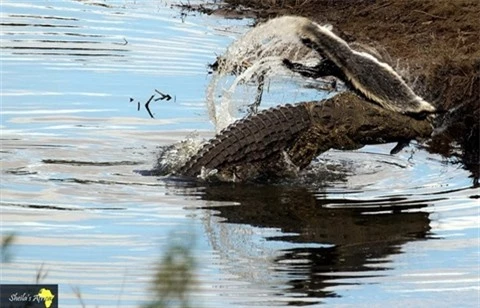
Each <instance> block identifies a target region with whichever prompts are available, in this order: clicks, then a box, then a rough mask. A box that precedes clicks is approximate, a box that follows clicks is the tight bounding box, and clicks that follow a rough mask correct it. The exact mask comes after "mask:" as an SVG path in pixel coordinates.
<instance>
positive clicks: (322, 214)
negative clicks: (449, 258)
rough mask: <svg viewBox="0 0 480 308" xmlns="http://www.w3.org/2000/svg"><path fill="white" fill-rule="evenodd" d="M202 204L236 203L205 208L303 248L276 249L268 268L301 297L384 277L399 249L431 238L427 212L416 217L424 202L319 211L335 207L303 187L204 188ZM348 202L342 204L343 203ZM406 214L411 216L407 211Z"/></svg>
mask: <svg viewBox="0 0 480 308" xmlns="http://www.w3.org/2000/svg"><path fill="white" fill-rule="evenodd" d="M202 198H203V199H205V200H209V201H223V200H227V199H228V200H232V201H233V202H236V203H238V204H239V206H209V207H207V208H208V209H210V210H213V211H215V213H216V214H215V215H217V216H219V217H222V218H223V219H224V223H229V224H249V225H252V226H255V227H259V228H270V229H275V230H278V231H279V233H280V235H277V236H269V237H266V240H267V241H284V242H288V243H293V244H309V245H308V246H307V247H302V246H301V245H297V247H295V248H287V249H283V250H281V251H280V253H279V255H278V256H276V258H275V259H274V260H273V262H274V264H273V265H272V266H273V267H274V268H275V271H279V272H281V274H282V275H286V276H288V277H291V278H290V279H288V281H287V283H288V285H289V286H290V288H288V289H287V290H288V293H292V296H293V297H299V298H302V297H305V296H308V297H315V298H319V299H321V298H324V297H334V296H340V294H337V292H335V291H332V290H334V289H335V288H334V287H337V286H342V285H349V284H351V283H350V282H346V283H345V282H344V281H345V280H347V281H348V280H349V279H355V278H358V277H363V278H369V277H376V276H381V275H386V274H384V273H382V272H381V271H383V270H386V269H389V268H390V266H391V265H389V263H390V262H388V261H387V258H388V257H389V256H390V255H392V254H398V253H401V246H402V245H403V244H404V243H406V242H409V241H415V240H419V239H425V238H426V237H428V236H429V235H430V233H429V230H430V226H429V223H430V219H429V214H428V213H425V212H421V211H418V210H420V209H422V208H424V207H426V206H428V202H418V203H411V204H408V205H402V204H401V203H400V204H398V203H397V202H396V201H395V200H379V201H378V203H379V204H378V205H376V203H377V202H376V201H375V200H369V201H366V202H363V203H365V205H368V207H366V208H363V207H362V206H361V205H359V204H358V203H359V202H355V204H356V206H355V209H350V208H348V206H344V207H342V208H334V209H332V208H328V207H325V205H329V204H332V203H336V202H339V201H337V200H325V199H317V198H316V197H315V194H314V193H313V192H311V191H309V190H307V189H305V188H298V187H282V186H274V187H257V186H240V187H224V186H217V187H208V188H206V190H205V195H203V196H202ZM348 201H349V200H348V199H346V200H341V202H342V203H343V204H347V203H348ZM412 209H415V210H416V211H407V210H412ZM376 212H381V214H376ZM312 244H318V246H319V247H315V246H312ZM246 246H248V244H247V245H246ZM242 248H244V247H242ZM237 249H239V248H237ZM247 249H248V248H247ZM362 272H365V273H364V274H361V273H362ZM338 273H341V275H340V276H339V275H338ZM338 278H341V279H340V280H339V279H338Z"/></svg>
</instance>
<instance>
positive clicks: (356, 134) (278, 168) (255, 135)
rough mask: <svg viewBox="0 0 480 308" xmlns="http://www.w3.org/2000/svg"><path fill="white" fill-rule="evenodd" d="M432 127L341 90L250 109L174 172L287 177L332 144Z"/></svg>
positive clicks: (395, 138)
mask: <svg viewBox="0 0 480 308" xmlns="http://www.w3.org/2000/svg"><path fill="white" fill-rule="evenodd" d="M432 131H433V127H432V125H431V123H430V121H429V120H428V119H417V118H413V117H410V116H408V115H404V114H401V113H398V112H395V111H392V110H388V109H384V108H382V107H380V106H378V105H375V104H371V103H368V102H366V101H365V99H364V98H362V97H360V96H358V95H357V94H355V93H353V92H343V93H341V94H338V95H336V96H334V97H332V98H330V99H327V100H323V101H312V102H303V103H298V104H295V105H290V104H287V105H283V106H278V107H274V108H270V109H267V110H263V111H261V112H259V113H257V114H251V115H248V116H246V117H245V118H243V119H241V120H238V121H237V122H235V123H233V124H231V125H230V126H228V127H227V128H225V129H224V130H223V131H221V132H220V133H219V134H217V135H216V136H215V137H214V138H213V139H211V140H210V141H208V142H207V143H206V144H205V145H204V146H203V147H202V148H201V149H200V150H199V151H198V153H197V154H195V155H194V156H192V157H191V158H190V159H189V160H188V161H187V162H186V163H185V164H184V165H183V166H182V167H180V168H179V169H178V170H177V171H176V172H175V174H177V175H182V176H187V177H197V176H198V175H200V174H201V173H202V170H216V171H217V173H218V174H220V175H221V177H220V178H223V179H228V180H229V181H247V180H256V179H265V178H275V177H285V176H289V175H292V172H293V173H294V174H296V172H298V171H300V170H302V169H304V168H306V167H307V166H308V165H309V164H310V163H311V161H312V160H313V159H314V158H315V157H317V156H318V155H319V154H321V153H323V152H325V151H327V150H329V149H339V150H353V149H358V148H361V147H363V146H364V145H367V144H381V143H388V142H405V141H408V140H412V139H419V138H420V139H421V138H428V137H429V136H430V135H431V133H432Z"/></svg>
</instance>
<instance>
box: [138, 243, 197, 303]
mask: <svg viewBox="0 0 480 308" xmlns="http://www.w3.org/2000/svg"><path fill="white" fill-rule="evenodd" d="M193 241H194V240H193V237H192V236H191V235H190V234H175V235H174V236H172V237H171V240H170V242H169V243H168V245H167V249H166V251H165V253H164V255H163V256H162V258H161V260H160V262H159V264H158V265H157V269H156V272H155V276H154V281H153V286H152V291H153V292H154V295H153V296H155V300H153V301H152V302H151V303H149V304H147V305H145V306H144V307H145V308H163V307H182V308H188V307H193V306H191V304H190V293H191V292H192V290H194V287H195V285H196V284H197V281H196V279H195V268H196V263H195V258H194V257H193V255H192V248H193ZM196 306H197V305H196Z"/></svg>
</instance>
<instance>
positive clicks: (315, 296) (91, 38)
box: [0, 0, 480, 307]
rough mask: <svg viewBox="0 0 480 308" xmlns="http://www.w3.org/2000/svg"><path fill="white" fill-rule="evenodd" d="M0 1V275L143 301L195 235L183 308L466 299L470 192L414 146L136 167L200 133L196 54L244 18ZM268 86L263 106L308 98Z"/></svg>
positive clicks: (210, 55) (472, 300)
mask: <svg viewBox="0 0 480 308" xmlns="http://www.w3.org/2000/svg"><path fill="white" fill-rule="evenodd" d="M0 5H1V10H2V20H1V29H0V35H1V36H0V39H1V47H0V48H1V53H2V85H1V87H2V88H1V100H2V106H1V110H0V113H1V124H0V125H1V126H0V128H1V166H2V167H1V178H2V181H1V184H0V185H1V196H0V199H1V200H0V211H1V224H0V228H1V235H2V237H3V236H8V235H10V234H14V239H15V240H14V241H13V243H12V244H10V245H9V250H8V256H9V258H8V259H9V260H10V261H11V262H9V263H3V264H2V266H1V272H0V280H1V282H2V283H33V282H34V281H35V277H36V275H37V273H38V272H39V269H41V271H42V272H46V273H47V275H46V277H45V278H44V280H45V281H43V282H44V283H53V284H59V291H60V294H59V299H60V306H61V307H78V306H79V304H80V301H79V299H78V297H77V295H76V293H81V298H82V302H84V303H85V305H86V306H88V307H90V306H99V307H109V306H115V307H138V306H140V305H142V304H144V303H147V302H150V300H151V296H152V293H151V292H150V289H149V287H150V286H151V283H152V282H153V280H154V272H153V269H154V268H156V264H157V262H158V259H159V256H162V255H164V253H165V251H167V250H168V247H170V246H169V243H171V234H172V232H175V234H181V236H184V237H185V240H184V242H185V243H190V242H191V234H195V242H196V244H195V246H193V247H190V248H191V254H190V255H191V256H192V257H193V258H194V259H195V263H196V264H197V266H196V268H195V279H196V282H198V284H197V283H196V284H195V288H194V289H193V290H191V294H189V298H190V299H191V300H192V301H191V303H192V305H194V306H195V307H197V306H199V307H245V306H247V305H248V306H251V305H256V306H260V307H261V306H270V307H272V306H273V307H277V306H285V305H291V306H301V305H314V304H317V303H326V304H332V305H344V306H349V305H355V306H371V305H374V306H382V307H383V306H398V305H410V306H418V303H419V302H421V303H422V304H425V305H432V306H433V305H435V306H442V305H444V306H453V305H457V306H464V307H467V306H475V304H476V303H477V302H478V292H479V291H480V288H479V287H478V285H479V278H478V277H479V276H480V272H479V271H478V268H479V263H478V262H479V261H478V260H479V259H480V256H479V253H478V251H479V250H478V249H479V243H478V226H479V212H478V210H479V207H478V199H479V195H480V193H479V190H478V188H473V187H472V183H471V179H469V173H468V172H467V171H465V170H463V169H461V168H458V167H457V166H455V165H451V164H449V163H446V162H445V161H444V160H443V159H442V158H440V157H439V156H436V155H432V154H428V153H426V152H425V151H423V150H421V149H418V148H417V147H415V146H412V147H410V148H407V149H405V150H404V151H402V152H401V153H399V154H398V155H396V156H390V155H387V154H386V153H388V152H389V150H390V148H391V145H386V146H384V147H382V146H379V147H368V148H365V149H361V150H359V151H353V152H341V151H329V152H327V153H324V154H323V155H322V156H321V157H320V158H319V159H318V160H317V161H316V164H315V165H314V166H313V167H312V168H311V169H310V170H307V172H306V173H305V175H304V176H303V177H302V178H300V179H298V180H296V181H293V182H289V183H277V184H270V185H256V186H253V185H208V186H207V185H205V184H202V183H186V182H182V181H180V180H178V179H165V178H157V177H153V176H143V175H142V174H148V172H146V171H145V170H150V169H151V168H152V166H153V165H154V163H155V161H156V158H157V154H158V152H159V147H162V146H168V145H171V144H172V143H175V142H178V141H180V140H184V139H185V137H186V136H187V135H189V134H190V133H191V132H192V131H193V130H197V134H198V135H199V138H209V137H211V136H212V134H213V131H214V127H213V125H212V124H211V123H209V122H208V110H207V107H206V104H205V92H206V89H207V86H208V84H209V82H210V80H209V77H208V75H207V64H208V63H213V61H215V59H216V55H217V54H221V53H222V52H223V51H224V49H225V48H226V46H227V45H228V44H229V43H230V42H231V40H232V39H233V38H234V37H235V36H236V34H239V33H242V32H244V31H245V30H246V28H245V27H244V25H245V24H246V23H247V22H248V21H228V20H223V19H219V18H215V17H212V16H202V15H197V16H187V17H186V18H185V19H184V20H183V21H182V18H180V17H184V16H180V12H179V11H177V10H172V9H170V6H169V3H166V2H165V1H145V2H140V1H123V0H121V1H107V2H95V1H68V0H65V1H54V2H52V1H43V0H40V1H35V2H33V3H32V2H31V1H30V2H28V1H25V2H21V1H2V3H1V4H0ZM217 86H219V87H221V86H222V85H221V84H217ZM155 89H157V90H159V91H160V92H162V93H164V94H166V93H168V94H169V95H171V96H172V97H175V100H174V99H171V100H169V101H157V102H152V104H150V108H151V111H152V114H153V115H154V118H153V119H152V118H151V117H150V115H149V114H148V113H147V112H146V111H145V110H144V108H141V109H140V111H137V102H140V103H142V104H144V103H145V102H146V101H147V100H148V98H149V97H150V96H151V95H152V94H153V93H154V91H155ZM279 89H282V90H284V89H283V88H282V87H281V85H274V84H272V85H271V87H270V88H269V91H265V93H264V97H263V102H264V103H265V104H266V106H268V104H270V105H271V104H277V103H286V102H291V100H299V99H302V98H303V96H302V95H303V94H298V93H295V92H294V91H293V92H292V93H290V92H289V93H287V92H288V91H286V90H285V91H278V90H279ZM254 90H255V89H254ZM279 92H282V93H281V95H282V96H278V95H277V94H278V93H279ZM275 93H277V94H275ZM288 95H291V96H288ZM131 99H133V102H131ZM2 254H3V251H2ZM42 264H43V265H42ZM77 291H79V292H77Z"/></svg>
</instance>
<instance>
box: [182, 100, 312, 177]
mask: <svg viewBox="0 0 480 308" xmlns="http://www.w3.org/2000/svg"><path fill="white" fill-rule="evenodd" d="M307 104H308V103H302V104H296V105H290V104H288V105H285V106H279V107H275V108H270V109H267V110H263V111H261V112H259V113H258V114H254V115H249V116H247V117H246V118H244V119H242V120H239V121H237V122H235V123H233V124H231V125H229V126H228V127H227V128H225V129H224V130H222V131H221V132H220V133H219V134H218V135H216V136H215V137H214V138H213V139H211V140H210V141H208V142H207V144H205V145H204V146H203V147H202V148H201V149H200V150H199V152H198V153H197V154H195V155H194V156H193V157H191V158H190V159H189V160H188V161H187V162H186V163H185V164H184V165H183V166H182V167H181V168H180V169H179V170H178V171H177V172H176V174H178V175H184V176H191V177H193V176H197V175H199V174H200V172H201V170H202V167H205V168H207V169H221V168H223V167H226V166H232V165H235V164H239V163H242V164H243V163H250V162H255V161H262V160H264V159H266V158H267V157H269V156H271V155H273V154H276V153H278V152H280V151H283V150H285V149H286V148H287V146H288V145H289V144H290V143H291V142H292V140H294V139H295V138H296V137H297V136H298V135H299V134H300V133H301V132H303V131H305V130H307V129H308V128H309V127H310V125H311V120H310V117H311V116H310V112H309V108H308V106H307Z"/></svg>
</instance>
